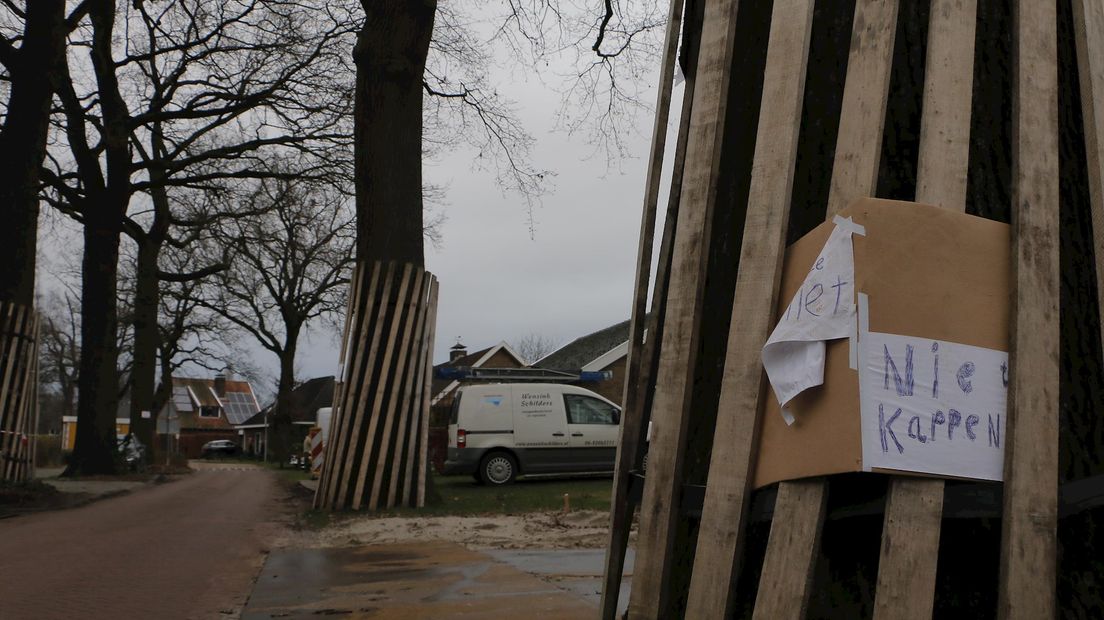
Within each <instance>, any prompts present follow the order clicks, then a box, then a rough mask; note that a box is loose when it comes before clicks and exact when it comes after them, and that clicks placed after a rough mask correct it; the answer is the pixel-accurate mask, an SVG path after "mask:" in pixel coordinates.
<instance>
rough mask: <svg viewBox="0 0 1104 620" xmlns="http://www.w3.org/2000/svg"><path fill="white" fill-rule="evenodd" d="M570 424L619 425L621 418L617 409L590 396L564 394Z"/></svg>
mask: <svg viewBox="0 0 1104 620" xmlns="http://www.w3.org/2000/svg"><path fill="white" fill-rule="evenodd" d="M564 404H565V405H566V406H567V422H568V424H617V423H618V422H619V421H620V418H621V416H620V415H619V413H620V412H619V411H618V410H617V407H614V406H613V405H611V404H609V403H607V402H605V401H601V400H598V399H597V398H591V397H589V396H580V395H578V394H564Z"/></svg>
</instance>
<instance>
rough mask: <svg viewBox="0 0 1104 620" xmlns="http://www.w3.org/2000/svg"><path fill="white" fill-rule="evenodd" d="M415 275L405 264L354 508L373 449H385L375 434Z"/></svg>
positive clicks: (383, 300) (361, 493) (383, 299)
mask: <svg viewBox="0 0 1104 620" xmlns="http://www.w3.org/2000/svg"><path fill="white" fill-rule="evenodd" d="M411 276H413V265H411V264H410V263H406V264H405V265H403V271H402V276H401V277H400V279H399V292H398V294H397V295H396V296H395V298H394V302H393V303H394V306H395V309H394V310H393V311H392V313H391V325H390V327H391V329H390V331H389V332H388V334H387V342H386V343H384V345H383V360H382V361H383V364H382V365H381V366H380V374H379V379H378V380H377V381H375V383H374V386H375V390H374V391H375V398H373V399H372V410H371V412H370V413H369V414H368V434H367V435H365V439H364V451H363V452H362V453H361V458H360V471H359V472H358V473H357V476H356V491H355V492H354V493H353V510H360V504H361V500H362V499H363V498H364V483H365V481H366V480H367V478H368V464H369V463H370V462H371V461H372V448H373V447H375V448H376V451H377V452H382V451H383V450H384V447H385V446H384V444H385V443H386V442H384V441H379V442H377V441H376V433H377V432H378V431H379V423H380V418H381V417H383V416H384V415H385V412H384V411H383V399H384V397H385V396H386V392H387V389H386V387H387V381H388V379H389V378H390V377H391V368H392V363H391V356H392V354H393V353H394V351H395V341H396V340H398V335H399V325H400V323H401V316H402V314H403V306H404V305H405V304H406V291H407V289H409V288H410V278H411ZM391 299H392V298H391V297H381V298H380V307H381V308H382V309H384V310H386V308H387V306H388V305H390V304H391V303H392V301H391ZM376 331H377V334H378V333H379V332H382V331H383V329H382V327H381V328H380V329H377V330H376Z"/></svg>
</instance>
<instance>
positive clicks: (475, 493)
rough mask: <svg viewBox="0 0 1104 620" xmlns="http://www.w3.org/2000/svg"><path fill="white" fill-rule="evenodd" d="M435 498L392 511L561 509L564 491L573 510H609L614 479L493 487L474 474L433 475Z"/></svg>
mask: <svg viewBox="0 0 1104 620" xmlns="http://www.w3.org/2000/svg"><path fill="white" fill-rule="evenodd" d="M433 489H434V490H435V491H436V494H437V496H438V497H437V498H435V501H429V500H428V499H427V501H426V507H425V508H423V509H420V510H415V509H411V508H404V509H400V510H396V511H394V512H393V513H392V514H395V515H400V516H414V515H433V516H440V515H481V514H518V513H525V512H543V511H549V510H561V509H563V506H564V494H565V493H566V494H567V495H568V496H569V497H570V500H571V509H572V510H609V508H610V493H611V491H612V480H611V479H610V478H609V477H603V478H538V479H533V480H519V481H517V482H515V483H513V484H510V485H506V486H500V487H491V486H484V485H480V484H477V483H476V482H475V480H474V479H472V477H471V476H437V475H434V476H433Z"/></svg>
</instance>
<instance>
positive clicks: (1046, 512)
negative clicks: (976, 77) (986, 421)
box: [997, 0, 1059, 620]
mask: <svg viewBox="0 0 1104 620" xmlns="http://www.w3.org/2000/svg"><path fill="white" fill-rule="evenodd" d="M1055 12H1056V7H1055V3H1053V2H1037V1H1035V0H1021V1H1019V2H1017V3H1016V5H1015V17H1014V23H1015V25H1014V29H1013V36H1014V45H1013V48H1014V49H1015V59H1014V61H1013V67H1014V69H1013V72H1014V79H1013V105H1012V131H1013V140H1012V144H1013V151H1012V261H1013V262H1012V278H1013V291H1014V293H1013V303H1012V326H1011V327H1012V329H1011V338H1012V341H1011V347H1010V351H1009V367H1010V369H1011V377H1010V381H1009V385H1008V421H1007V423H1006V427H1007V437H1006V442H1005V446H1004V450H1005V453H1004V457H1005V458H1004V518H1003V519H1002V521H1001V525H1002V528H1001V529H1002V541H1001V574H1000V588H999V592H1000V593H999V599H998V600H999V606H998V613H997V615H998V617H1000V618H1032V619H1033V620H1041V619H1045V618H1053V617H1055V614H1056V613H1057V609H1056V599H1055V588H1056V583H1057V582H1056V564H1057V548H1056V547H1057V541H1056V538H1057V505H1058V353H1059V352H1058V288H1059V286H1058V283H1059V267H1058V244H1059V237H1058V221H1059V220H1058V201H1059V193H1058V71H1057V47H1058V43H1057V17H1056V15H1055Z"/></svg>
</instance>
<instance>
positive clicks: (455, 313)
mask: <svg viewBox="0 0 1104 620" xmlns="http://www.w3.org/2000/svg"><path fill="white" fill-rule="evenodd" d="M651 84H653V86H651V87H650V88H649V89H648V91H647V92H648V93H649V94H648V95H647V96H648V101H647V104H648V107H649V108H651V107H652V106H653V105H654V98H655V90H654V88H655V87H654V84H655V80H654V79H653V80H651ZM503 90H505V91H506V92H507V96H508V97H510V98H511V99H513V100H514V101H516V102H517V104H518V113H519V116H520V117H521V119H522V121H523V122H524V123H525V125H526V127H527V128H528V129H529V130H530V131H531V132H532V133H533V134H534V136H535V137H536V139H537V144H536V145H535V148H534V150H533V158H534V160H535V162H536V164H537V165H538V166H540V167H544V168H547V169H550V170H552V171H554V172H555V173H556V177H555V180H554V187H553V191H552V192H551V193H550V194H549V195H547V196H545V197H544V198H543V200H542V204H541V206H539V207H538V208H537V209H535V211H534V221H535V234H534V235H533V238H532V239H530V236H529V227H528V219H527V218H528V213H527V210H526V207H525V202H524V200H523V199H522V198H521V197H519V196H517V195H511V194H506V195H504V194H503V192H502V190H501V189H500V188H499V187H498V186H497V185H496V184H495V179H494V174H493V171H488V170H478V169H473V167H472V165H471V161H472V156H473V153H471V152H469V151H468V150H466V149H464V150H458V151H456V152H454V153H452V154H450V155H448V156H444V157H439V158H437V160H436V161H431V162H427V164H426V166H425V177H426V181H427V182H430V183H435V184H440V185H444V186H446V203H447V204H446V206H445V208H444V212H445V213H446V215H447V217H448V220H447V221H446V222H445V223H444V226H443V227H442V231H441V232H442V237H443V243H442V246H441V248H440V249H434V248H432V247H427V248H426V268H427V269H428V270H429V271H431V272H433V273H434V274H436V275H437V277H438V278H439V279H440V282H441V289H440V299H439V302H438V312H437V340H436V345H435V351H434V360H435V362H440V361H443V360H445V359H447V357H448V348H449V347H451V346H452V345H453V344H455V342H456V338H457V337H460V338H461V339H462V341H463V343H464V344H465V345H467V346H468V347H469V350H473V351H474V350H476V349H481V348H483V347H487V346H490V345H493V344H497V343H498V342H499V341H501V340H505V341H507V342H511V343H514V342H517V341H518V340H520V339H521V338H523V337H524V336H525V335H527V334H530V333H534V334H539V335H542V336H545V337H546V338H548V339H550V340H552V341H555V342H557V343H560V344H563V343H565V342H567V341H569V340H571V339H573V338H576V337H578V336H581V335H584V334H587V333H589V332H591V331H594V330H597V329H601V328H603V327H606V326H608V325H610V324H613V323H616V322H618V321H623V320H625V319H626V318H628V316H629V311H630V308H629V306H630V303H631V297H632V283H633V275H634V271H635V264H636V254H637V243H638V240H639V234H640V213H641V207H642V201H643V195H644V183H645V175H646V172H647V171H646V164H647V161H646V160H647V157H648V152H649V148H650V143H651V132H652V123H653V118H652V115H651V113H650V112H649V111H644V112H642V113H641V114H640V115H639V116H638V117H637V119H636V132H635V133H634V134H633V135H626V136H624V139H625V144H626V146H627V147H628V153H629V154H630V155H631V157H632V158H631V159H626V160H623V161H620V162H607V159H606V157H605V155H604V154H603V153H600V152H599V153H595V152H594V151H595V149H594V147H593V146H592V145H590V144H588V143H587V140H586V138H585V136H568V135H566V134H565V133H563V132H557V131H554V126H555V121H554V118H553V117H554V114H555V112H556V110H557V109H558V108H559V106H560V99H559V95H558V94H557V92H556V91H555V90H554V89H553V88H551V87H549V86H547V85H544V84H541V83H539V82H537V81H536V80H530V81H528V82H513V83H511V84H509V85H506V86H504V87H503ZM681 93H682V87H681V86H678V87H676V88H675V95H676V101H675V103H674V105H673V108H674V109H675V110H676V112H677V110H678V105H679V104H678V97H679V96H680V95H681ZM676 122H677V119H674V118H673V119H672V121H671V123H669V132H668V134H669V138H668V144H669V148H668V155H669V154H670V151H671V150H673V148H674V135H673V133H674V132H673V131H671V129H673V127H672V126H674V125H676ZM668 159H669V158H668ZM664 178H668V175H664ZM665 197H666V193H665V192H663V193H661V203H662V201H663V200H664V199H665ZM301 367H302V370H303V378H308V377H311V376H315V375H321V374H332V373H333V372H335V371H336V369H337V353H336V349H335V347H334V346H333V343H332V341H331V339H329V338H319V337H314V338H312V341H311V345H310V346H309V347H308V348H307V350H306V351H305V352H304V355H303V360H302V364H301Z"/></svg>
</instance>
